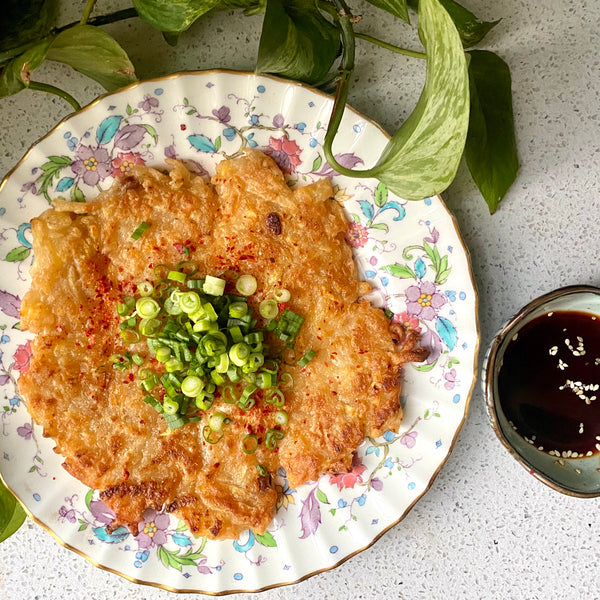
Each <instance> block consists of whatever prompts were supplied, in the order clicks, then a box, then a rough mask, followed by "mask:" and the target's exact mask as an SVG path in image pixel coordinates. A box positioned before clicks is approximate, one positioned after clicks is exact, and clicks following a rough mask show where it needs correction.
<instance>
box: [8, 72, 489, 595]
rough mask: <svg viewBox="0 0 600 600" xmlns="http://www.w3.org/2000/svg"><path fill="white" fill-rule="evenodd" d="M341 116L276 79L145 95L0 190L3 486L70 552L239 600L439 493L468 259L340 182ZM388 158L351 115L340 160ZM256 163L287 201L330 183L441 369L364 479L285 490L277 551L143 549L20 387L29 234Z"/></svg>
mask: <svg viewBox="0 0 600 600" xmlns="http://www.w3.org/2000/svg"><path fill="white" fill-rule="evenodd" d="M331 105H332V100H331V98H330V97H328V96H325V95H322V94H320V93H318V92H316V91H314V90H311V89H308V88H305V87H303V86H300V85H295V84H291V83H289V82H285V81H282V80H278V79H275V78H270V77H264V76H257V75H254V74H248V73H235V72H223V71H215V72H200V73H187V74H177V75H174V76H170V77H166V78H163V79H157V80H154V81H146V82H140V83H137V84H134V85H132V86H130V87H128V88H126V89H124V90H122V91H120V92H117V93H114V94H110V95H107V96H104V97H102V98H100V99H98V100H96V101H95V102H93V103H92V104H91V105H89V106H88V107H86V108H84V109H83V110H81V111H79V112H78V113H75V114H74V115H72V116H70V117H68V118H67V119H65V120H64V121H63V122H62V123H60V124H59V125H58V126H57V127H56V128H55V129H53V130H52V131H51V132H50V133H49V134H48V135H47V136H46V137H44V138H43V139H41V140H40V141H39V142H38V143H37V144H35V145H34V146H33V148H31V149H30V150H29V152H28V153H27V154H26V155H25V157H24V158H23V159H22V160H21V162H20V163H19V164H18V165H17V167H16V168H15V169H14V170H13V171H12V172H11V173H10V174H9V175H8V177H7V178H6V179H5V180H4V182H3V183H2V186H1V187H0V260H2V265H1V268H2V274H3V275H2V280H1V282H0V327H1V331H0V336H1V338H0V385H1V391H2V395H1V396H0V402H2V408H3V411H2V422H1V425H2V428H1V430H0V470H1V471H2V475H3V479H4V481H5V483H6V484H7V485H8V487H9V488H10V489H12V490H13V491H14V493H15V494H16V495H17V496H18V498H19V499H20V501H21V503H22V504H23V506H24V507H25V509H26V511H27V513H28V514H29V516H30V517H31V518H32V519H34V520H35V521H36V522H38V523H39V524H40V525H42V526H43V527H44V528H45V529H46V530H48V531H49V532H50V533H52V535H54V536H55V538H56V539H57V540H59V541H60V542H61V543H62V544H64V545H65V546H67V547H69V548H71V549H72V550H74V551H76V552H78V553H79V554H81V555H83V556H85V557H87V558H88V559H89V560H90V561H92V562H93V563H94V564H96V565H98V566H101V567H103V568H105V569H108V570H110V571H114V572H116V573H119V574H120V575H122V576H124V577H126V578H128V579H131V580H133V581H137V582H141V583H146V584H151V585H156V586H159V587H162V588H166V589H170V590H177V591H201V592H205V593H228V592H237V591H256V590H260V589H264V588H268V587H272V586H277V585H282V584H286V583H291V582H294V581H298V580H299V579H303V578H305V577H307V576H309V575H311V574H314V573H316V572H318V571H321V570H324V569H329V568H332V567H335V566H336V565H338V564H339V563H340V562H342V561H344V560H345V559H347V558H348V557H350V556H352V555H353V554H355V553H356V552H358V551H360V550H362V549H364V548H366V547H368V546H369V545H370V544H372V543H373V542H374V541H375V540H376V539H377V538H378V537H379V536H381V535H382V534H383V533H384V532H385V531H386V530H387V529H389V528H390V527H392V526H393V525H395V524H396V523H398V521H400V520H401V519H402V517H404V516H405V515H406V513H407V512H408V511H409V509H410V508H411V507H412V506H413V504H414V503H415V502H416V501H417V500H418V499H419V498H420V497H421V496H422V495H423V494H424V493H425V492H426V491H427V489H428V487H429V486H430V485H431V482H432V480H433V478H434V477H435V475H436V474H437V472H438V471H439V469H440V467H441V466H442V464H443V463H444V461H445V460H446V458H447V457H448V454H449V453H450V451H451V449H452V446H453V444H454V441H455V439H456V436H457V434H458V431H459V429H460V427H461V425H462V423H463V421H464V418H465V415H466V411H467V407H468V404H469V398H470V394H471V391H472V386H473V382H474V374H475V369H476V364H475V363H476V357H477V349H478V344H479V335H478V325H477V297H476V292H475V289H474V285H473V280H472V275H471V270H470V264H469V258H468V255H467V252H466V250H465V248H464V246H463V243H462V241H461V239H460V236H459V234H458V231H457V228H456V224H455V222H454V219H453V218H452V217H451V216H450V215H449V213H448V211H447V210H446V208H445V206H444V204H443V203H442V201H441V199H440V198H437V197H436V198H428V199H426V200H424V201H421V202H407V201H405V200H402V199H401V198H397V197H396V196H394V195H393V194H392V193H389V192H388V190H387V189H386V187H385V186H384V185H381V184H378V182H377V181H376V180H372V179H364V180H361V179H350V178H345V177H340V176H339V175H338V174H337V173H335V172H334V171H333V170H332V169H331V168H330V167H329V165H328V164H327V163H326V162H325V160H324V158H323V152H322V148H321V144H322V142H323V138H324V134H325V128H326V124H327V122H328V118H329V114H330V110H331ZM386 142H387V136H386V134H385V133H383V132H382V131H381V129H379V128H378V127H377V126H376V125H374V124H373V123H371V122H370V121H368V120H367V119H365V118H364V117H362V116H361V115H359V114H357V113H355V112H354V111H352V110H350V109H348V110H347V111H346V114H345V117H344V120H343V122H342V126H341V128H340V133H339V135H338V137H337V139H336V142H335V146H334V147H335V149H337V150H338V151H339V154H338V155H337V158H338V161H339V162H340V163H342V164H344V165H346V166H349V167H354V166H356V167H358V168H366V167H369V166H371V165H372V164H373V163H374V162H375V160H376V159H377V157H378V156H379V153H380V152H381V150H382V148H383V147H384V146H385V144H386ZM246 147H257V148H261V149H263V150H264V151H265V152H266V153H268V154H270V155H271V156H272V157H273V158H274V159H275V160H276V161H277V162H278V163H279V165H280V166H281V168H282V169H283V170H284V172H285V173H286V174H287V177H288V180H289V184H290V185H291V186H295V185H301V184H304V183H306V182H310V181H313V180H315V179H316V178H318V177H324V176H328V177H332V178H333V182H334V184H335V185H336V188H335V189H336V197H337V199H338V201H339V202H342V203H343V204H344V207H345V209H346V212H347V215H348V219H349V227H348V235H347V237H348V242H349V243H350V244H351V245H352V247H353V248H354V250H355V256H356V260H357V262H358V265H359V268H360V271H361V274H362V276H363V278H364V279H365V280H367V281H368V282H369V283H371V284H372V285H373V288H374V292H373V293H372V301H373V302H375V303H377V304H379V305H381V306H386V307H388V308H389V309H390V310H391V311H393V313H394V319H396V320H397V321H402V322H408V323H410V325H411V326H412V327H415V328H418V329H419V330H420V331H421V334H422V339H423V342H424V343H425V344H426V345H427V346H429V348H430V351H431V353H430V355H429V358H428V360H427V363H425V364H422V365H413V366H408V367H407V368H406V369H405V382H404V387H403V398H402V401H403V403H404V404H405V420H404V423H403V425H402V428H401V431H400V433H398V434H396V433H392V432H388V433H386V434H385V435H384V436H383V437H381V438H379V439H367V440H365V442H364V443H363V444H362V446H361V447H360V449H359V452H358V454H357V457H356V460H355V463H354V467H353V470H352V472H351V473H347V474H344V475H336V476H327V477H322V478H321V479H320V480H319V481H317V482H314V483H309V484H305V485H303V486H301V487H300V488H299V489H296V490H292V489H290V488H289V486H288V485H287V482H286V479H285V473H283V472H281V473H278V475H277V480H276V483H277V485H278V489H279V492H280V497H279V503H278V512H277V515H276V518H275V520H274V521H273V523H272V524H271V526H270V527H269V529H268V531H267V533H265V534H264V535H255V534H254V533H252V532H250V531H248V532H247V533H245V534H244V535H242V536H241V537H240V538H239V539H237V540H235V541H221V542H214V541H210V540H206V539H203V538H195V537H194V536H193V535H191V534H190V532H189V531H188V530H187V529H186V526H185V524H183V523H182V522H180V521H178V520H177V519H175V518H174V517H171V516H169V515H167V514H161V513H158V512H156V511H154V510H148V511H146V513H145V515H144V518H145V520H144V522H143V523H142V524H141V525H140V528H139V534H138V535H136V536H134V535H132V533H130V532H129V530H127V529H125V528H119V529H117V530H116V531H113V532H111V533H109V532H108V531H107V530H106V525H107V524H108V523H110V522H111V520H112V517H113V515H112V514H111V511H110V510H109V509H108V508H107V507H106V506H105V505H104V504H103V503H102V502H101V501H100V500H99V499H98V497H97V494H95V493H93V492H92V491H90V490H88V489H87V488H85V486H83V485H82V484H81V483H79V482H78V481H76V480H75V479H73V478H72V477H71V476H70V475H69V474H67V473H66V471H65V470H64V469H63V468H62V467H61V458H60V456H58V455H56V454H55V453H54V452H53V450H52V448H53V445H54V444H53V442H52V441H51V440H49V439H46V438H43V437H42V435H41V431H40V429H39V428H38V427H37V426H35V425H33V423H32V421H31V419H30V417H29V415H28V413H27V410H26V407H25V402H24V401H23V400H22V399H21V398H20V397H19V396H18V394H17V392H16V388H15V382H16V379H17V378H18V376H19V373H22V372H24V371H26V370H27V369H28V368H29V356H30V342H29V340H30V335H29V334H27V333H25V332H21V331H20V329H19V303H20V300H21V298H22V297H23V294H24V293H25V292H26V290H27V288H28V286H29V278H28V269H29V266H30V265H31V262H32V260H33V256H32V252H31V230H30V225H29V221H30V219H31V218H32V217H34V216H36V215H38V214H39V213H40V212H42V211H43V210H44V209H46V208H47V207H48V203H49V202H50V201H51V200H52V199H53V198H57V197H66V198H70V199H72V200H73V201H81V200H83V199H84V198H93V197H94V196H95V195H97V194H98V192H99V191H100V190H103V189H106V188H107V187H109V186H110V184H111V182H112V181H113V180H114V179H115V178H118V177H122V176H123V174H125V173H127V171H128V170H129V169H130V168H131V167H132V165H135V164H148V165H161V164H162V163H163V161H164V159H165V157H177V158H179V159H182V160H184V161H185V162H186V163H187V165H188V167H189V168H191V169H192V170H194V171H195V172H197V173H199V174H201V175H209V174H211V173H212V172H214V167H215V164H216V163H217V162H218V161H220V160H222V159H223V158H225V157H232V156H237V155H239V154H240V153H241V152H242V151H243V150H244V148H246Z"/></svg>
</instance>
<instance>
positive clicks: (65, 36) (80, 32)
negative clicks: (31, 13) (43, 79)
mask: <svg viewBox="0 0 600 600" xmlns="http://www.w3.org/2000/svg"><path fill="white" fill-rule="evenodd" d="M46 58H47V59H48V60H56V61H58V62H62V63H65V64H67V65H69V66H71V67H73V68H74V69H75V70H76V71H79V72H80V73H83V74H84V75H86V76H87V77H91V78H92V79H94V80H96V81H97V82H98V83H99V84H100V85H102V86H103V87H104V88H105V89H107V90H109V91H112V90H116V89H118V88H120V87H123V86H124V85H127V84H129V83H132V82H133V81H135V80H136V77H135V71H134V67H133V65H132V64H131V61H130V60H129V57H128V56H127V53H126V52H125V50H123V48H121V46H119V44H118V43H117V42H116V40H115V39H113V38H112V37H111V36H110V35H108V33H106V32H105V31H104V30H102V29H100V28H99V27H93V26H92V25H76V26H75V27H71V28H69V29H65V30H64V31H62V32H61V33H60V34H58V35H57V36H56V39H55V40H54V42H52V45H51V46H50V48H49V49H48V53H47V55H46Z"/></svg>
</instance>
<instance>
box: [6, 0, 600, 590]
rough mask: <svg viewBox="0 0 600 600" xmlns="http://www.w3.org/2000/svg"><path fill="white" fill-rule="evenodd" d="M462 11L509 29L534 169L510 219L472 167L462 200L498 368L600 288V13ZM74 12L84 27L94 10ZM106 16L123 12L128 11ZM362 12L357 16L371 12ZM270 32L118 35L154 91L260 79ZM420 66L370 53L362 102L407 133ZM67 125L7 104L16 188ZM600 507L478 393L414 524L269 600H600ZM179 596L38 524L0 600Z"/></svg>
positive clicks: (499, 2)
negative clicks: (160, 82)
mask: <svg viewBox="0 0 600 600" xmlns="http://www.w3.org/2000/svg"><path fill="white" fill-rule="evenodd" d="M464 3H465V5H467V6H468V7H469V8H471V9H473V10H476V11H477V12H478V14H479V15H480V16H482V17H486V18H494V19H497V18H502V19H503V21H502V23H501V24H500V25H498V27H497V28H496V29H495V30H493V31H492V33H491V34H490V35H489V37H488V42H487V45H486V47H489V48H491V49H494V50H496V51H497V52H498V53H499V54H501V56H503V57H504V58H505V59H506V60H507V62H508V63H509V64H510V66H511V70H512V76H513V88H514V108H515V118H516V126H517V138H518V146H519V151H520V159H521V163H522V168H521V171H520V175H519V178H518V180H517V182H516V184H515V185H514V187H513V189H512V190H511V191H510V193H509V194H508V196H507V197H506V198H505V200H504V202H503V203H502V205H501V208H500V210H499V211H498V213H497V214H496V215H494V216H490V215H489V214H488V212H487V208H486V206H485V204H484V203H483V201H482V200H481V199H480V198H479V196H478V193H477V191H476V189H475V186H474V184H473V183H472V182H471V181H470V178H469V176H468V173H467V170H466V168H464V167H461V170H460V171H459V174H458V177H457V180H456V182H455V183H454V184H453V186H452V187H451V189H450V190H449V191H448V192H447V194H446V198H447V202H448V205H449V207H450V209H451V211H452V212H453V213H454V214H455V215H456V217H457V219H458V222H459V226H460V229H461V231H462V234H463V236H464V239H465V242H466V244H467V246H468V248H469V249H470V251H471V254H472V259H473V269H474V274H475V280H476V282H477V285H478V288H479V293H480V315H481V332H482V352H483V348H484V347H485V346H487V344H488V343H489V341H490V339H491V338H492V336H493V334H494V332H495V331H496V330H497V329H498V328H499V327H500V325H501V324H502V322H503V321H504V320H505V319H506V318H507V317H509V316H510V315H512V314H513V313H514V312H515V311H516V310H517V309H518V308H519V307H520V306H522V305H523V304H525V303H526V302H528V301H529V300H530V299H532V298H533V297H535V296H537V295H538V294H540V293H543V292H546V291H549V290H551V289H553V288H556V287H559V286H562V285H567V284H574V283H590V284H596V285H598V284H600V268H599V267H598V260H597V255H598V251H599V250H600V243H599V242H598V228H599V225H598V215H599V213H600V193H599V192H600V189H599V188H600V152H599V143H598V139H599V133H600V127H599V122H598V108H599V107H600V59H599V58H598V48H600V34H599V31H598V25H599V24H600V3H597V2H594V1H592V0H588V1H585V0H584V1H582V2H561V1H559V0H545V1H542V0H530V1H525V0H494V1H492V0H482V1H480V2H476V1H475V0H467V1H465V2H464ZM62 4H72V5H74V6H75V7H76V8H77V10H79V7H80V6H83V4H84V3H83V1H77V2H72V3H68V2H63V3H62ZM98 4H99V5H100V10H101V11H102V12H105V11H106V12H108V10H110V9H112V8H120V7H124V6H127V4H128V3H127V2H124V1H123V2H120V1H116V0H114V1H112V2H99V3H98ZM351 4H352V5H353V6H354V7H356V9H357V10H356V11H355V12H357V13H358V12H360V11H361V9H362V8H363V6H364V5H363V4H362V3H358V2H352V3H351ZM372 12H373V11H372V10H369V13H372ZM69 13H70V14H69V15H67V16H68V17H75V16H76V15H77V14H78V13H77V12H76V11H75V9H74V8H72V9H69ZM69 20H71V19H69ZM258 24H259V20H258V19H256V18H252V19H248V18H244V17H242V16H240V15H235V16H232V14H228V13H224V14H220V15H218V16H216V17H214V18H210V19H204V20H202V21H201V22H200V23H199V24H197V26H195V27H194V28H193V29H192V32H191V34H189V35H187V36H185V39H184V41H183V47H185V48H186V51H185V52H181V53H180V54H179V55H177V54H176V51H175V50H173V49H171V48H169V47H167V46H166V45H165V44H163V43H162V41H161V39H160V37H159V36H158V35H157V34H155V33H154V32H152V31H150V30H149V29H148V28H146V27H144V26H143V25H140V24H136V23H135V22H133V21H132V22H128V23H124V24H119V25H115V26H112V31H113V32H114V34H115V36H117V37H118V38H119V40H120V41H121V42H122V44H123V46H125V47H126V49H127V50H128V51H129V52H130V56H131V57H132V59H133V61H134V63H135V64H136V67H137V71H138V75H139V76H140V77H142V78H143V77H148V76H154V75H160V74H164V73H167V72H170V71H175V70H181V69H192V68H194V69H196V68H197V69H204V68H215V67H223V68H234V69H251V68H252V66H253V62H252V57H253V56H254V55H255V50H256V47H257V41H258ZM362 28H363V30H368V31H370V32H372V33H378V34H380V35H381V36H382V37H384V38H386V39H388V40H390V41H394V40H397V39H402V37H401V36H403V35H404V34H405V32H407V31H408V30H407V29H406V28H405V26H403V25H402V24H401V23H400V22H398V23H393V24H390V23H389V22H388V19H386V18H385V17H384V16H383V13H381V16H379V17H377V18H373V17H371V16H369V17H368V19H366V20H365V22H364V23H363V25H362ZM193 37H195V39H196V40H198V41H193V39H192V38H193ZM415 62H416V61H409V60H407V59H403V58H396V57H393V56H391V55H390V54H389V53H387V52H384V51H378V50H376V49H374V48H371V47H366V46H365V45H364V44H363V43H359V47H358V56H357V63H358V67H357V73H356V84H355V85H354V87H353V91H352V93H351V96H350V103H351V104H352V105H353V106H354V107H355V108H356V109H358V110H359V111H361V112H363V113H364V114H365V115H367V116H368V117H370V118H372V119H374V120H375V121H378V122H379V123H380V124H381V125H382V126H383V127H384V128H386V129H388V130H393V129H394V128H395V127H397V125H398V124H399V123H400V122H401V121H402V119H403V118H405V116H406V115H407V114H408V112H409V111H410V110H411V108H412V106H413V104H414V102H415V101H416V98H417V96H418V92H419V88H420V85H421V76H422V72H421V71H420V70H419V67H420V65H419V64H415ZM43 74H44V77H45V78H46V79H47V80H48V81H62V83H63V84H64V86H65V87H66V88H67V89H69V90H70V91H71V93H73V94H74V95H75V96H76V97H77V98H78V99H80V100H81V101H82V102H88V101H90V100H92V99H93V98H94V97H95V95H97V94H98V93H100V92H101V90H100V89H99V88H98V87H97V86H95V85H94V84H91V83H89V82H88V81H87V80H85V79H84V78H82V77H79V76H78V75H76V74H73V73H72V72H70V71H69V70H68V69H67V68H62V67H58V68H52V69H51V68H44V69H43ZM68 111H69V107H68V106H67V105H66V104H64V103H63V102H62V101H61V100H58V99H49V98H48V97H46V96H43V95H41V94H38V93H26V92H23V93H21V94H19V95H18V96H16V97H14V98H10V99H5V100H1V101H0V131H1V132H2V134H1V135H0V175H4V174H5V173H6V172H7V171H8V170H9V169H10V168H11V167H12V166H13V165H14V163H15V162H17V161H18V160H19V159H20V158H21V156H22V155H23V153H24V152H25V151H26V149H27V148H28V147H29V146H30V145H31V144H32V143H33V142H34V141H35V140H36V139H37V138H38V137H39V136H41V135H42V134H44V133H45V132H46V131H47V130H49V129H50V128H51V127H52V126H53V125H54V124H55V123H56V122H57V121H58V120H59V119H61V118H62V117H63V116H65V115H66V114H67V112H68ZM0 277H1V275H0ZM599 507H600V500H579V499H574V498H568V497H566V496H561V495H559V494H557V493H555V492H553V491H551V490H550V489H549V488H546V487H545V486H543V485H542V484H541V483H539V482H537V481H536V480H534V479H533V478H532V477H530V476H529V475H528V474H527V473H526V472H525V470H523V469H522V468H521V467H520V466H519V465H518V464H517V463H516V462H515V461H514V460H513V459H512V458H511V457H510V456H509V454H508V453H507V452H506V451H505V450H504V449H503V448H502V446H501V445H500V443H499V442H498V441H497V439H496V438H495V436H494V434H493V432H492V430H491V428H490V426H489V425H488V421H487V416H486V413H485V409H484V403H483V399H482V396H481V393H480V391H479V388H477V389H476V392H475V394H474V397H473V399H472V401H471V410H470V414H469V417H468V419H467V422H466V424H465V426H464V428H463V430H462V432H461V434H460V435H459V438H458V441H457V444H456V447H455V450H454V452H453V454H452V455H451V457H450V459H449V460H448V462H447V463H446V465H445V466H444V468H443V469H442V470H441V473H440V474H439V476H438V477H437V479H436V480H435V482H434V484H433V486H432V488H431V489H430V491H429V492H428V493H427V494H426V495H425V496H424V497H423V498H422V499H421V500H420V501H419V502H418V503H417V505H416V506H415V507H414V508H413V510H412V511H411V512H410V513H409V515H408V516H407V517H406V518H405V519H404V521H402V522H401V523H400V524H399V525H397V526H396V527H394V528H393V529H392V530H391V531H389V532H388V533H387V534H385V535H384V536H383V537H382V538H381V539H380V540H379V541H378V542H377V543H376V544H375V545H374V546H372V547H371V548H369V549H367V550H365V551H364V552H362V553H360V554H358V555H357V556H355V557H353V558H351V559H350V560H348V561H347V562H345V563H344V564H342V565H341V566H340V567H338V568H337V569H335V570H333V571H329V572H326V573H322V574H319V575H316V576H314V577H312V578H310V579H308V580H307V581H304V582H301V583H298V584H295V585H292V586H288V587H283V588H278V589H274V590H271V591H268V592H264V593H262V594H261V596H260V597H261V598H264V600H274V599H291V598H294V599H297V598H302V599H317V598H318V599H321V598H328V599H338V598H339V599H344V600H347V599H348V598H381V597H388V598H402V599H404V598H406V599H413V598H414V599H416V598H419V599H420V598H424V599H432V598H444V599H446V598H469V599H484V598H490V599H499V598H502V599H508V598H515V599H521V598H527V599H534V598H535V599H537V598H539V599H542V598H543V599H544V600H546V599H549V598H560V599H562V600H569V599H580V598H586V599H588V598H600V583H599V580H598V576H597V573H598V567H599V564H598V563H599V556H600V551H599V550H598V547H599V541H600V510H599ZM170 595H171V594H170V593H169V592H165V591H162V590H158V589H154V588H149V587H146V586H140V585H136V584H133V583H130V582H128V581H126V580H124V579H122V578H120V577H119V576H116V575H113V574H111V573H108V572H105V571H102V570H100V569H97V568H95V567H94V566H92V565H91V564H90V563H88V562H87V561H86V560H85V559H83V558H81V557H79V556H77V555H76V554H74V553H72V552H70V551H68V550H66V549H64V548H63V547H61V546H60V545H59V544H58V543H56V542H55V541H54V539H53V538H52V537H51V536H50V535H49V534H47V533H46V532H44V531H43V530H42V529H41V528H40V527H38V526H37V525H35V524H33V523H31V522H28V523H26V524H25V526H23V527H22V529H21V530H19V531H18V532H17V533H16V534H15V535H14V536H13V537H12V538H10V539H9V540H8V541H6V542H4V543H3V544H1V545H0V600H9V599H10V600H13V599H14V600H17V599H19V600H42V599H43V600H81V599H83V598H92V599H94V600H104V599H113V598H119V599H122V600H141V599H144V600H145V599H148V600H155V599H158V598H166V597H167V596H170ZM189 597H192V596H189ZM236 597H241V595H239V596H236Z"/></svg>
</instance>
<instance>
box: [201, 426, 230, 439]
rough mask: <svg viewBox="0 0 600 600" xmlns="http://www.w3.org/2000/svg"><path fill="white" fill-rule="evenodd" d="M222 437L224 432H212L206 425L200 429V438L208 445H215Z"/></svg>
mask: <svg viewBox="0 0 600 600" xmlns="http://www.w3.org/2000/svg"><path fill="white" fill-rule="evenodd" d="M223 435H225V432H224V431H223V430H222V429H221V430H220V431H213V430H212V429H211V428H210V427H209V426H208V425H205V426H204V428H203V429H202V437H203V438H204V441H205V442H207V443H209V444H217V443H218V442H219V441H220V440H221V438H222V437H223Z"/></svg>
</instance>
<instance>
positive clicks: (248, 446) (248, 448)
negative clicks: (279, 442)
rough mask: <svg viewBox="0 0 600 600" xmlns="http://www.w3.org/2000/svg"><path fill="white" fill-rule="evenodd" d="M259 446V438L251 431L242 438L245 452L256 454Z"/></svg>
mask: <svg viewBox="0 0 600 600" xmlns="http://www.w3.org/2000/svg"><path fill="white" fill-rule="evenodd" d="M257 448H258V438H257V437H256V436H255V435H254V434H253V433H249V434H248V435H247V436H246V437H245V438H244V439H243V440H242V450H243V451H244V454H254V453H255V452H256V449H257Z"/></svg>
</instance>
